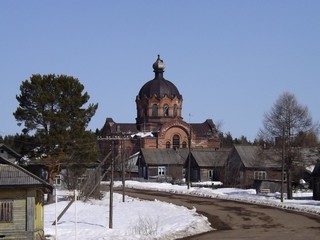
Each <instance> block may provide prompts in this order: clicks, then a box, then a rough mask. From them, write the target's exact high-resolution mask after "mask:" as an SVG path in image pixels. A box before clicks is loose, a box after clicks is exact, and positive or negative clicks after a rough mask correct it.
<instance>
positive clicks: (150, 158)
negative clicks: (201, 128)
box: [136, 148, 184, 181]
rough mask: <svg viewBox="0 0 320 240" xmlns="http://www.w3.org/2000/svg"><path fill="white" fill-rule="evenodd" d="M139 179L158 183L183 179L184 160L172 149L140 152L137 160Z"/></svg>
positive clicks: (142, 150) (143, 149)
mask: <svg viewBox="0 0 320 240" xmlns="http://www.w3.org/2000/svg"><path fill="white" fill-rule="evenodd" d="M136 164H137V165H138V169H139V177H143V178H145V179H150V180H152V179H154V180H158V181H171V180H178V179H182V178H183V164H184V159H183V157H182V156H181V155H179V154H178V152H177V151H175V150H174V149H172V148H168V149H146V148H142V149H141V150H140V154H139V157H138V159H137V163H136Z"/></svg>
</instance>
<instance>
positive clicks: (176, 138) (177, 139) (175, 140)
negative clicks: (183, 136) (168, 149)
mask: <svg viewBox="0 0 320 240" xmlns="http://www.w3.org/2000/svg"><path fill="white" fill-rule="evenodd" d="M172 148H173V149H174V150H176V149H177V148H180V136H179V135H178V134H175V135H173V137H172Z"/></svg>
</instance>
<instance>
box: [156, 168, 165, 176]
mask: <svg viewBox="0 0 320 240" xmlns="http://www.w3.org/2000/svg"><path fill="white" fill-rule="evenodd" d="M165 175H166V167H158V176H159V177H162V176H165Z"/></svg>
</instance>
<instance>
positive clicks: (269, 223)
mask: <svg viewBox="0 0 320 240" xmlns="http://www.w3.org/2000/svg"><path fill="white" fill-rule="evenodd" d="M126 195H128V196H131V197H136V198H140V199H146V200H154V199H158V200H160V201H165V202H170V203H173V204H176V205H181V206H185V207H187V208H193V207H195V208H196V209H197V212H198V213H200V214H203V215H204V216H206V217H207V218H208V220H209V221H210V223H211V226H212V227H213V228H215V229H216V230H215V231H211V232H207V233H203V234H200V235H196V236H192V237H187V238H183V239H199V240H209V239H210V240H211V239H259V240H276V239H282V240H283V239H290V240H300V239H304V240H313V239H320V216H316V215H309V214H303V213H297V212H291V211H286V210H280V209H276V208H270V207H265V206H259V205H253V204H246V203H239V202H233V201H226V200H219V199H210V198H203V197H195V196H186V195H177V194H172V193H165V192H157V191H146V190H135V189H126Z"/></svg>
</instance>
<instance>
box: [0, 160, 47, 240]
mask: <svg viewBox="0 0 320 240" xmlns="http://www.w3.org/2000/svg"><path fill="white" fill-rule="evenodd" d="M50 192H52V186H51V185H49V184H48V183H47V182H45V181H44V180H42V179H41V178H39V177H37V176H35V175H34V174H32V173H30V172H29V171H27V170H25V169H24V168H22V167H20V166H18V165H16V164H14V163H12V162H11V161H9V160H8V159H6V158H5V157H2V156H1V157H0V238H1V239H20V240H23V239H28V240H29V239H35V240H38V239H39V240H40V239H43V236H44V230H43V229H44V208H43V202H44V194H45V193H50Z"/></svg>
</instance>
